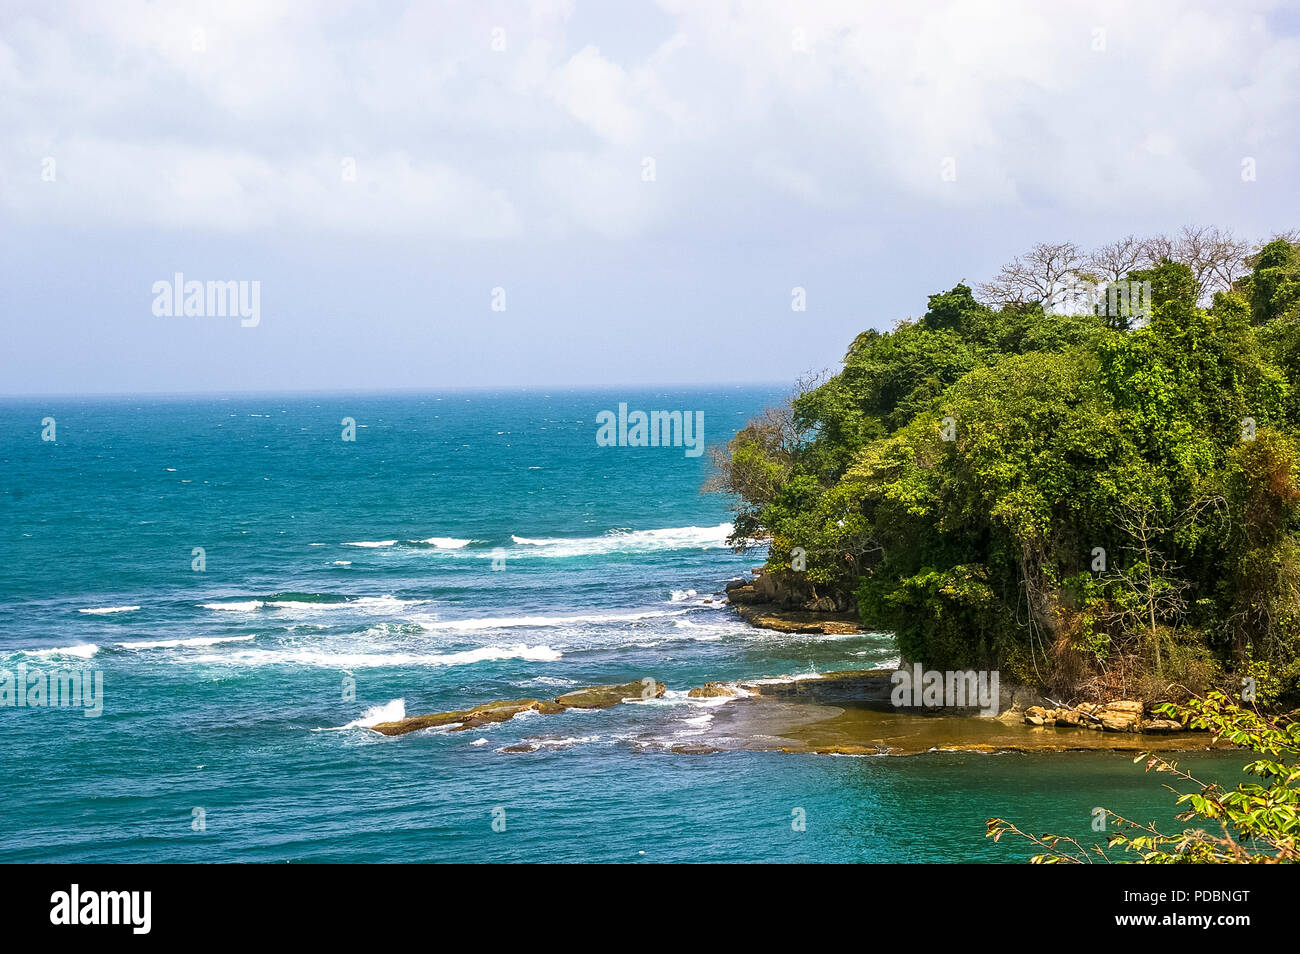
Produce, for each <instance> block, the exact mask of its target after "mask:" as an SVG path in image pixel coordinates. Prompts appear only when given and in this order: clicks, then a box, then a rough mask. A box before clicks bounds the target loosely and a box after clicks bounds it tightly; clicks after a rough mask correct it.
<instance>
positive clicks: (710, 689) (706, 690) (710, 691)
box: [686, 682, 736, 699]
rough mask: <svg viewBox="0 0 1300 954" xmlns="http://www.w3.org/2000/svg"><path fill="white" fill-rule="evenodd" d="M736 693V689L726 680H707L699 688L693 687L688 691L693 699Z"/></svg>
mask: <svg viewBox="0 0 1300 954" xmlns="http://www.w3.org/2000/svg"><path fill="white" fill-rule="evenodd" d="M735 694H736V690H735V689H733V688H731V687H730V686H728V685H727V684H726V683H725V682H706V683H705V684H704V685H702V686H700V687H699V688H698V689H692V690H691V691H690V692H688V693H686V695H687V696H689V697H690V698H692V699H712V698H714V697H716V696H734V695H735Z"/></svg>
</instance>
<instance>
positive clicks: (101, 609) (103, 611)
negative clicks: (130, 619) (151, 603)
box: [77, 606, 140, 616]
mask: <svg viewBox="0 0 1300 954" xmlns="http://www.w3.org/2000/svg"><path fill="white" fill-rule="evenodd" d="M139 608H140V607H138V606H96V607H94V608H92V609H79V610H77V612H78V613H89V614H90V615H92V616H107V615H108V614H109V613H134V612H135V611H136V610H138V609H139Z"/></svg>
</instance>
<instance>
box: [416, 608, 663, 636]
mask: <svg viewBox="0 0 1300 954" xmlns="http://www.w3.org/2000/svg"><path fill="white" fill-rule="evenodd" d="M686 612H688V610H684V609H683V610H646V611H644V612H638V613H592V614H587V615H581V616H484V617H478V618H473V619H446V620H443V619H427V620H417V621H416V622H417V623H418V625H419V626H420V627H421V628H422V629H426V630H451V631H453V632H458V633H473V632H478V631H480V630H488V629H518V628H522V627H539V626H540V627H545V626H581V625H585V624H591V623H627V622H635V621H637V620H643V619H658V618H662V617H666V616H680V615H681V614H683V613H686Z"/></svg>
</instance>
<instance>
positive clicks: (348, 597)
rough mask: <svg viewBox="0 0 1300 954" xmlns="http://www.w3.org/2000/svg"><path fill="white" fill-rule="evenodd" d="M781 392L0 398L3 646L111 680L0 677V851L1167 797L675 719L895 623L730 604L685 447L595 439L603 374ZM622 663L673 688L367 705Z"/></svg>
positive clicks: (879, 814)
mask: <svg viewBox="0 0 1300 954" xmlns="http://www.w3.org/2000/svg"><path fill="white" fill-rule="evenodd" d="M779 397H780V392H779V391H777V390H774V389H761V388H734V387H725V388H724V387H718V388H714V389H703V390H674V391H660V392H640V393H629V392H620V393H593V392H581V391H562V390H556V391H551V392H542V391H533V392H511V393H487V392H465V393H451V392H449V393H428V394H419V395H405V394H404V395H382V396H378V395H354V396H348V395H330V396H328V397H309V396H285V395H274V396H272V395H268V396H256V397H255V396H247V395H241V396H232V397H229V398H216V397H205V398H165V399H164V398H101V399H72V398H68V399H63V398H60V399H40V400H35V399H24V400H10V401H6V402H4V403H0V579H2V580H3V585H2V586H0V670H9V671H16V669H17V667H18V666H20V665H25V666H26V667H28V669H29V670H41V671H45V672H49V671H52V670H54V669H58V668H61V669H74V668H82V667H86V668H90V669H93V670H97V671H99V672H101V673H102V678H103V714H102V716H100V717H98V718H86V717H85V715H84V713H83V712H82V711H81V710H78V709H73V708H58V707H36V706H26V707H21V708H20V707H16V706H0V744H2V746H3V749H2V751H3V757H2V759H0V861H5V862H13V861H78V862H173V861H182V862H230V861H295V862H314V861H321V862H377V861H500V862H521V861H524V862H546V861H592V862H635V861H647V862H702V861H725V862H738V861H766V862H780V861H816V862H855V861H889V862H894V861H916V862H935V861H1019V860H1023V858H1025V857H1026V856H1027V855H1028V854H1029V852H1028V851H1027V850H1026V849H1024V848H1022V847H1020V846H1016V845H1008V844H1007V843H1006V842H1005V841H1004V842H1003V843H1002V844H1001V845H995V844H993V843H992V842H991V841H989V840H987V839H985V837H984V821H985V819H986V818H988V817H990V816H994V815H1001V816H1004V817H1008V818H1012V819H1014V820H1016V821H1018V822H1021V823H1022V824H1023V825H1024V826H1025V827H1028V828H1032V829H1035V830H1040V831H1047V830H1052V831H1056V832H1058V833H1061V834H1071V835H1075V836H1076V837H1079V838H1081V839H1083V840H1086V839H1088V838H1089V837H1090V836H1091V834H1092V833H1091V832H1090V829H1089V827H1088V824H1089V820H1090V813H1091V810H1092V808H1093V807H1094V806H1096V805H1106V806H1108V807H1111V808H1113V809H1115V810H1120V811H1125V812H1126V813H1130V814H1133V815H1135V816H1137V817H1140V818H1143V819H1146V820H1150V819H1156V820H1160V821H1162V822H1169V821H1170V819H1171V818H1172V812H1171V811H1170V808H1169V804H1170V799H1169V797H1168V794H1167V793H1166V792H1164V791H1163V789H1162V788H1161V787H1160V785H1159V784H1158V783H1157V781H1156V780H1155V779H1154V778H1152V777H1150V776H1144V775H1143V773H1142V772H1141V771H1140V769H1138V768H1136V767H1134V766H1133V764H1132V762H1131V759H1130V758H1129V757H1127V756H1123V755H1105V754H1096V755H1091V754H1090V755H1084V754H1062V755H1041V756H1021V755H997V756H990V755H972V754H949V755H939V754H932V755H921V756H914V757H906V758H883V757H872V758H852V757H831V756H808V755H791V754H784V753H764V752H721V753H714V754H707V755H685V754H676V753H673V752H671V751H669V747H670V746H672V745H674V744H676V743H682V742H686V743H689V742H690V740H691V739H692V738H694V737H697V736H698V734H699V733H700V732H701V731H702V727H704V726H707V724H708V722H709V720H710V719H711V718H712V713H713V712H714V711H715V709H714V705H715V703H713V702H708V703H706V702H700V701H694V700H688V699H687V698H686V697H685V692H686V690H688V689H690V688H691V687H692V686H698V685H701V684H702V683H704V682H705V681H708V680H713V679H719V680H730V679H739V678H758V677H770V676H778V675H782V674H800V673H810V672H818V671H827V670H832V669H846V668H870V667H874V666H878V665H882V664H885V663H887V662H889V661H890V660H891V659H894V658H896V655H897V654H896V652H895V649H894V647H893V645H892V640H891V639H890V638H889V637H888V636H887V635H882V634H871V635H863V636H859V637H853V638H848V639H845V638H823V637H808V636H790V635H784V634H779V633H774V632H769V631H762V630H756V629H752V628H750V627H749V626H748V625H746V624H744V623H742V622H741V621H740V620H738V619H737V618H736V617H735V616H734V615H733V614H732V613H731V612H730V611H729V610H728V609H727V608H726V607H725V606H724V605H722V603H721V602H720V601H719V600H718V597H717V596H716V595H715V594H718V593H719V592H720V591H721V589H722V587H723V584H724V583H725V582H726V581H727V580H729V579H732V578H734V577H736V576H738V575H740V574H741V573H742V572H743V571H744V570H746V569H747V568H749V567H752V566H756V565H758V564H759V563H761V562H762V553H761V551H760V552H751V553H749V554H744V555H742V554H736V553H733V552H732V551H731V550H730V549H728V548H727V547H726V546H725V542H724V541H725V538H726V536H727V533H728V530H729V520H730V514H729V511H728V509H727V501H726V500H725V499H724V498H722V497H719V496H717V495H704V494H701V493H700V492H699V489H700V485H701V483H702V482H703V480H704V478H705V477H706V476H707V460H706V458H705V457H691V456H688V455H686V454H685V453H684V452H683V449H682V448H629V447H599V446H597V444H596V442H595V432H596V414H597V413H598V412H599V411H601V410H613V409H615V408H616V407H617V405H618V403H619V402H620V401H626V402H627V403H628V404H629V406H630V407H631V408H633V409H636V408H643V409H647V410H648V409H652V408H654V409H669V410H677V409H680V410H689V411H696V410H699V411H703V412H704V421H705V438H706V440H707V441H708V442H709V443H711V444H712V443H721V442H724V441H726V440H727V439H729V438H730V437H731V436H732V434H733V433H734V432H735V430H736V429H737V428H739V427H740V426H742V425H743V423H744V422H745V420H746V419H747V418H748V417H750V416H751V415H753V414H754V413H756V412H757V411H759V410H760V409H761V408H762V407H763V406H764V405H765V404H768V403H771V402H773V401H775V400H777V399H778V398H779ZM47 417H49V418H53V419H54V422H55V423H54V426H55V433H54V437H55V440H53V441H45V440H42V439H41V434H42V429H43V425H42V421H43V419H45V418H47ZM345 417H350V418H353V419H355V422H356V439H355V441H345V440H343V439H342V431H343V424H342V420H343V418H345ZM196 548H202V553H203V561H204V564H205V565H204V566H203V567H202V569H201V570H196V569H195V561H196ZM494 566H495V568H494ZM647 676H651V677H654V678H656V679H658V680H660V681H662V682H665V683H666V684H667V685H668V688H669V692H668V694H667V696H666V697H665V698H664V699H661V700H656V701H653V702H648V703H644V704H642V703H636V704H628V705H622V706H617V707H615V708H612V709H608V710H602V711H596V712H575V711H569V712H565V713H561V714H558V715H549V716H540V715H528V716H524V717H520V718H517V719H515V720H512V721H511V722H508V723H503V724H499V725H494V726H489V727H484V728H481V729H476V730H471V731H467V732H459V733H450V732H444V731H427V732H421V733H417V734H412V735H407V736H403V737H399V738H386V737H381V736H379V735H377V734H376V733H373V732H370V731H368V730H367V729H365V728H364V727H363V726H362V725H361V724H360V723H364V722H374V721H376V720H379V719H381V718H391V717H393V716H396V715H400V714H401V713H403V712H405V713H407V714H418V713H424V712H436V711H444V710H450V709H456V708H464V707H468V706H472V705H475V704H478V703H481V702H486V701H490V700H494V699H508V698H521V697H551V696H554V695H557V694H559V693H562V692H565V691H568V690H570V689H574V688H579V687H582V686H586V685H592V684H599V683H611V682H620V683H621V682H627V681H631V680H634V679H643V678H645V677H647ZM523 740H531V741H532V743H533V744H534V745H536V746H537V748H536V750H535V751H532V752H529V753H507V752H503V751H502V749H504V748H506V747H507V746H511V745H512V744H516V743H519V742H521V741H523ZM1187 759H1188V760H1189V761H1192V762H1199V763H1207V764H1204V765H1203V766H1202V767H1203V768H1204V769H1205V770H1207V771H1210V772H1212V773H1222V774H1225V775H1227V776H1231V775H1232V774H1233V773H1232V771H1231V769H1232V768H1233V767H1234V766H1235V765H1239V764H1240V762H1241V760H1240V759H1236V760H1235V762H1234V760H1233V759H1232V758H1231V757H1228V758H1225V757H1223V756H1216V757H1209V756H1191V755H1189V756H1188V757H1187ZM795 809H803V813H804V815H805V816H806V819H807V822H806V830H802V831H800V830H796V826H793V825H792V824H791V820H792V817H793V815H792V813H794V811H795ZM502 819H504V826H503V825H502V824H501V821H502ZM494 821H496V822H497V824H496V825H494V824H493V822H494ZM501 828H504V830H498V829H501Z"/></svg>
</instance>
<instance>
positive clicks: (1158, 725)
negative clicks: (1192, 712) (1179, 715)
mask: <svg viewBox="0 0 1300 954" xmlns="http://www.w3.org/2000/svg"><path fill="white" fill-rule="evenodd" d="M1138 731H1139V732H1182V731H1183V724H1182V723H1181V722H1176V721H1174V720H1173V719H1147V720H1146V721H1145V722H1143V723H1141V724H1140V725H1139V726H1138Z"/></svg>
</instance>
